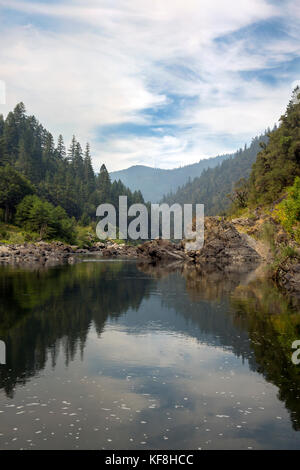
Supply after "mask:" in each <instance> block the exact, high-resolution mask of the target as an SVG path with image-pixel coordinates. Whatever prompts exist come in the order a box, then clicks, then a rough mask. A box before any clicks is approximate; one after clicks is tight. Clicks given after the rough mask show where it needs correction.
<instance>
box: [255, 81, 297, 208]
mask: <svg viewBox="0 0 300 470" xmlns="http://www.w3.org/2000/svg"><path fill="white" fill-rule="evenodd" d="M299 97H300V88H299V87H297V88H296V89H295V90H294V92H293V95H292V99H291V101H290V103H289V104H288V106H287V110H286V113H285V114H284V115H283V116H281V118H280V122H281V124H280V126H279V127H278V128H276V129H275V130H274V131H273V132H271V133H270V136H269V137H270V138H269V142H268V145H267V146H266V147H265V148H263V150H262V151H261V152H259V154H258V155H257V159H256V162H255V164H254V165H253V169H252V173H251V176H250V180H249V197H248V203H249V204H250V205H252V206H254V205H258V204H262V205H267V204H269V203H271V202H273V201H275V200H276V199H277V198H278V197H279V196H280V195H281V194H282V192H283V191H284V190H285V188H286V187H287V186H290V185H291V184H293V182H294V179H295V177H296V176H300V100H299Z"/></svg>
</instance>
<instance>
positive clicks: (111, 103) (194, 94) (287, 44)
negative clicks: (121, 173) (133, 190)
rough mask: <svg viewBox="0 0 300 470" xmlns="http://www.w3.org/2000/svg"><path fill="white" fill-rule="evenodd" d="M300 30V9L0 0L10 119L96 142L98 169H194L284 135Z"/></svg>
mask: <svg viewBox="0 0 300 470" xmlns="http://www.w3.org/2000/svg"><path fill="white" fill-rule="evenodd" d="M299 31H300V2H299V1H298V0H239V1H238V2H237V1H236V0H235V1H233V0H114V1H111V0H31V1H30V0H29V1H27V0H22V1H21V0H0V43H1V48H0V80H2V81H4V82H5V84H6V104H0V112H2V113H4V114H7V112H8V111H9V110H10V109H12V108H13V107H14V106H15V104H16V103H17V102H19V101H23V102H24V103H25V105H26V108H27V112H28V113H29V114H35V115H36V116H37V117H38V119H39V120H40V121H41V123H42V124H43V125H44V126H45V127H46V128H47V129H49V130H50V131H51V132H52V133H53V134H54V136H55V138H56V137H57V136H58V134H59V133H62V134H63V135H64V137H65V141H66V144H68V143H69V140H70V138H71V136H72V134H73V133H75V135H76V136H77V138H78V140H80V141H81V142H82V144H83V145H84V143H85V142H86V141H87V140H88V141H90V143H91V146H92V153H93V157H94V166H95V169H96V170H98V168H99V165H100V164H101V163H102V162H105V163H106V165H107V167H108V169H109V171H111V170H117V169H123V168H126V167H128V166H130V165H134V164H146V165H149V166H159V167H162V168H173V167H176V166H179V165H185V164H188V163H193V162H196V161H199V159H201V158H206V157H208V156H215V155H217V154H220V153H226V152H229V151H234V150H236V149H237V148H238V147H239V146H243V145H244V143H245V142H250V141H251V138H252V137H253V136H255V135H257V134H258V133H260V132H262V131H264V129H265V128H266V127H268V126H273V124H274V123H275V122H276V121H277V119H278V118H279V116H280V114H281V113H282V112H283V111H284V109H285V107H286V104H287V102H288V100H289V97H290V94H291V90H292V88H293V86H295V85H296V83H298V82H299V79H300V37H299Z"/></svg>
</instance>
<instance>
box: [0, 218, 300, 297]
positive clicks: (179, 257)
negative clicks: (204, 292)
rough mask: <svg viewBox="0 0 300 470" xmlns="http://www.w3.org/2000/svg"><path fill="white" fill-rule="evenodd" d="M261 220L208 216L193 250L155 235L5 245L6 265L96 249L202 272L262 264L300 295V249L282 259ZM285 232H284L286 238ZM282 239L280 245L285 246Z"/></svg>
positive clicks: (51, 260)
mask: <svg viewBox="0 0 300 470" xmlns="http://www.w3.org/2000/svg"><path fill="white" fill-rule="evenodd" d="M268 223H270V222H269V221H268ZM260 225H262V224H261V220H260V219H259V218H257V220H256V221H254V220H253V218H252V219H246V218H245V219H241V218H240V219H235V220H232V221H228V220H225V219H224V218H221V217H206V218H205V240H204V245H203V248H202V249H201V250H195V251H193V250H188V249H187V245H186V244H187V242H186V241H185V240H183V241H182V242H180V243H172V242H171V241H169V240H151V241H147V242H145V243H141V244H140V245H135V246H134V245H129V244H126V243H115V242H113V241H105V242H100V241H99V242H96V243H94V244H93V245H92V246H89V247H86V248H81V247H79V246H76V245H67V244H65V243H62V242H58V241H56V242H43V241H41V242H36V243H23V244H2V245H0V264H2V265H14V266H35V265H38V266H45V267H47V266H54V265H59V264H74V263H76V262H80V261H81V255H87V254H95V255H99V256H101V257H104V258H122V259H140V260H142V261H145V262H146V263H150V264H152V265H158V264H159V263H163V262H168V263H173V264H174V265H180V264H188V265H194V266H196V267H197V269H198V270H199V271H200V272H201V271H210V272H212V271H214V270H215V271H221V272H224V273H225V272H250V271H254V270H255V269H257V268H258V267H259V268H261V269H260V273H261V274H263V275H264V276H269V277H273V279H274V281H275V282H276V284H277V285H278V286H279V287H281V288H283V289H284V290H285V291H287V292H288V293H289V294H292V295H295V296H297V297H300V257H298V255H297V251H295V249H294V251H293V256H285V257H283V258H282V259H281V260H279V261H278V260H277V264H276V259H275V258H276V249H275V250H273V251H272V250H271V248H270V246H269V244H268V243H267V241H266V240H263V239H259V237H258V235H257V230H258V229H257V227H258V226H260ZM283 236H284V234H282V233H280V234H279V240H280V243H282V239H283ZM276 243H277V242H276ZM280 243H279V242H278V243H277V245H276V246H281V245H280ZM277 251H278V249H277Z"/></svg>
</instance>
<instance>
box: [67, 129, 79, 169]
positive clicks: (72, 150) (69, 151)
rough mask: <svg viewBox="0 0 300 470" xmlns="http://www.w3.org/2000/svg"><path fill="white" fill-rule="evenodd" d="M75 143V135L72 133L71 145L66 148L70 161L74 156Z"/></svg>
mask: <svg viewBox="0 0 300 470" xmlns="http://www.w3.org/2000/svg"><path fill="white" fill-rule="evenodd" d="M76 143H77V142H76V137H75V135H73V137H72V141H71V145H70V147H69V149H68V155H67V159H68V161H70V162H72V161H73V160H74V158H75V150H76Z"/></svg>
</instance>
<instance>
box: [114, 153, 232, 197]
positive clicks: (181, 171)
mask: <svg viewBox="0 0 300 470" xmlns="http://www.w3.org/2000/svg"><path fill="white" fill-rule="evenodd" d="M233 155H234V154H226V155H220V156H217V157H212V158H207V159H203V160H200V161H199V162H198V163H193V164H191V165H186V166H183V167H179V168H174V169H172V170H163V169H161V168H151V167H149V166H146V165H134V166H131V167H129V168H127V169H126V170H120V171H113V172H112V173H110V177H111V180H112V181H115V180H119V179H120V180H121V181H122V183H123V184H125V185H126V186H128V187H129V189H130V190H131V191H136V190H140V191H141V192H142V194H143V196H144V199H145V201H151V202H159V201H160V200H161V199H162V197H163V195H164V194H168V193H170V192H174V191H176V190H177V189H178V187H179V186H182V185H184V184H185V183H187V182H188V180H189V179H190V178H195V177H196V176H200V175H201V173H202V171H203V170H205V169H207V168H214V167H215V166H217V165H219V164H220V163H222V161H224V160H226V159H228V158H231V157H232V156H233Z"/></svg>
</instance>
